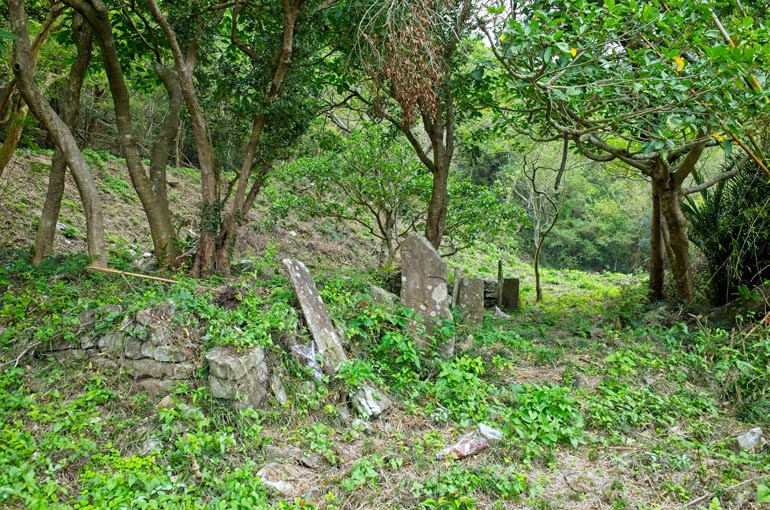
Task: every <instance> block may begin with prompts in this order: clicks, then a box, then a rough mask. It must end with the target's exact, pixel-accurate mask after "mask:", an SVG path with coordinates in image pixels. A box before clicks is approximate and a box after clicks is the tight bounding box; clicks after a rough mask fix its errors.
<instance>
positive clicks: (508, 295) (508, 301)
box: [500, 278, 519, 311]
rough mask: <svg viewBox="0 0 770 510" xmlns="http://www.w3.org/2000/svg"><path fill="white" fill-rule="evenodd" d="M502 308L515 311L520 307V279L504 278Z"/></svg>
mask: <svg viewBox="0 0 770 510" xmlns="http://www.w3.org/2000/svg"><path fill="white" fill-rule="evenodd" d="M500 308H502V309H503V310H509V311H514V310H518V309H519V279H518V278H505V279H504V280H503V291H502V301H501V302H500Z"/></svg>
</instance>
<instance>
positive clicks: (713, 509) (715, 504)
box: [709, 496, 722, 510]
mask: <svg viewBox="0 0 770 510" xmlns="http://www.w3.org/2000/svg"><path fill="white" fill-rule="evenodd" d="M709 510H722V503H720V502H719V498H718V497H716V496H714V497H713V498H711V502H710V503H709Z"/></svg>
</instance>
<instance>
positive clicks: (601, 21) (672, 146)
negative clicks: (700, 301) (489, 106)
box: [482, 0, 770, 303]
mask: <svg viewBox="0 0 770 510" xmlns="http://www.w3.org/2000/svg"><path fill="white" fill-rule="evenodd" d="M711 14H712V11H711V9H710V7H709V5H708V4H707V3H704V2H693V1H690V0H675V1H672V2H668V3H667V5H666V8H665V9H663V8H662V7H661V6H657V5H655V4H641V5H638V4H636V3H625V2H623V3H620V2H619V3H617V4H616V3H615V2H611V1H608V2H603V3H594V2H590V1H577V2H559V1H557V2H546V1H543V2H539V1H535V2H528V3H526V4H525V5H524V7H523V8H520V9H518V10H513V11H510V10H509V11H506V10H505V9H502V8H500V9H494V8H491V9H490V15H491V17H490V18H489V19H488V20H486V21H485V22H483V23H482V27H483V29H484V30H485V32H486V34H487V38H488V40H489V42H490V44H491V46H492V49H493V51H494V52H495V55H496V57H497V59H498V61H499V62H500V66H501V67H500V75H499V76H500V80H501V84H500V88H501V90H506V91H508V92H509V95H507V96H505V97H504V98H503V99H502V107H501V108H500V111H501V112H502V113H503V116H504V118H505V120H506V122H508V123H510V124H511V125H513V126H517V127H518V128H519V129H520V130H521V131H523V132H525V133H526V134H527V135H529V136H531V137H532V138H534V139H537V140H544V139H554V138H561V137H564V136H567V137H568V138H569V139H570V140H572V141H573V142H574V144H575V146H576V147H577V149H578V150H579V151H580V152H581V153H582V154H583V155H584V156H586V157H588V158H589V159H592V160H594V161H600V162H608V161H613V160H618V161H620V162H623V163H624V164H626V165H628V166H630V167H632V168H634V169H636V170H637V171H639V172H641V173H642V174H643V175H644V176H646V177H647V178H648V179H649V181H650V184H651V188H652V204H653V215H652V222H651V257H650V259H651V262H650V285H651V289H650V294H651V297H653V298H655V299H658V298H660V297H661V296H662V286H663V279H662V275H663V264H662V251H663V250H662V244H661V239H662V237H661V235H662V234H661V232H662V226H661V220H663V221H665V227H666V229H667V231H668V234H669V238H670V248H671V250H670V251H669V258H670V264H671V269H672V273H673V276H674V279H675V281H676V288H677V296H678V298H679V299H680V300H682V301H684V302H687V303H689V302H691V301H692V300H693V299H694V295H695V293H694V285H693V278H692V270H691V267H690V255H689V241H688V237H687V228H686V220H685V217H684V215H683V214H682V210H681V199H682V196H683V194H684V193H685V181H686V180H687V178H688V177H689V176H690V175H691V174H692V172H693V170H694V169H695V168H696V165H697V163H698V161H699V159H700V157H701V155H702V154H703V152H704V150H705V149H706V148H707V147H713V146H716V145H718V144H719V143H720V142H721V141H722V140H724V142H725V143H726V142H727V141H728V140H725V139H724V138H723V137H729V138H730V139H732V140H733V141H735V142H736V143H738V144H740V145H741V146H742V147H744V148H746V149H747V150H748V146H747V144H746V143H744V142H743V140H742V138H741V137H742V136H743V133H744V132H745V130H746V128H747V127H748V126H749V125H750V124H751V120H752V119H753V118H755V116H756V114H757V112H759V111H761V110H764V109H765V108H766V107H767V105H766V104H765V102H764V94H763V93H762V92H761V91H760V90H758V89H757V88H756V87H755V86H753V85H751V83H749V84H744V83H741V82H740V78H741V77H748V76H751V75H752V72H753V71H754V70H755V69H766V68H767V60H768V55H769V54H770V48H768V45H767V38H766V32H765V31H764V27H756V26H752V25H751V24H750V23H746V21H745V19H743V17H742V15H741V13H740V12H735V13H731V14H732V17H731V19H732V20H734V21H735V23H734V24H735V27H736V30H737V31H738V34H737V36H740V41H741V45H740V46H739V47H735V48H734V47H730V46H729V45H728V44H727V43H725V42H724V39H723V38H722V36H721V34H720V33H719V32H718V31H716V30H714V28H715V27H714V26H713V22H712V16H711ZM736 38H737V37H736ZM727 177H729V175H727V174H723V175H720V176H717V178H716V179H715V181H714V182H716V181H717V180H719V179H724V178H727ZM712 184H713V183H712Z"/></svg>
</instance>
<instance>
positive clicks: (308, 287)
mask: <svg viewBox="0 0 770 510" xmlns="http://www.w3.org/2000/svg"><path fill="white" fill-rule="evenodd" d="M283 265H284V266H286V269H287V271H288V273H289V279H290V280H291V283H292V285H293V286H294V292H296V294H297V300H298V301H299V304H300V306H301V307H302V313H303V315H304V316H305V322H307V327H308V328H309V329H310V333H311V334H312V335H313V341H314V342H315V346H316V350H317V351H318V354H320V355H321V358H322V360H323V369H324V371H325V372H326V373H327V374H332V375H333V374H335V373H336V372H337V367H339V365H340V363H342V362H343V361H345V349H344V348H343V347H342V344H343V339H342V336H341V335H340V333H339V332H338V331H337V329H336V328H335V327H334V324H332V320H331V318H330V317H329V314H328V313H327V311H326V305H324V302H323V299H321V296H320V295H319V294H318V289H316V286H315V282H314V281H313V278H312V277H311V276H310V271H308V270H307V267H305V264H303V263H302V262H300V261H299V260H292V259H283Z"/></svg>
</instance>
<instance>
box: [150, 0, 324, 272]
mask: <svg viewBox="0 0 770 510" xmlns="http://www.w3.org/2000/svg"><path fill="white" fill-rule="evenodd" d="M148 4H149V7H150V11H151V13H152V16H153V17H154V19H155V20H156V21H157V23H158V24H159V26H160V27H161V29H162V31H163V34H164V35H165V39H166V42H167V44H168V46H169V48H170V49H171V53H172V55H173V57H174V62H175V68H176V72H177V74H178V75H179V79H180V83H181V88H182V93H183V97H184V101H185V104H186V106H187V110H188V113H189V115H190V123H191V128H192V131H193V137H194V140H195V148H196V151H197V154H198V165H199V167H200V172H201V183H202V185H201V195H202V204H201V226H200V236H199V239H198V247H197V252H196V256H195V262H194V264H193V268H192V271H193V274H194V275H196V276H199V275H206V274H213V273H223V274H227V273H229V271H230V261H229V258H230V253H231V251H232V249H233V246H234V243H235V240H236V238H237V233H238V228H239V227H240V225H241V224H242V223H243V222H244V221H245V220H246V216H247V214H248V213H249V211H250V210H251V207H252V205H253V204H254V201H255V199H256V197H257V195H258V193H259V192H260V190H261V189H262V186H263V185H264V182H265V178H266V176H267V173H268V172H269V170H270V168H271V167H272V165H273V163H274V156H275V154H274V153H273V152H271V151H270V150H266V149H268V148H269V147H270V144H269V143H265V138H268V137H269V136H270V135H271V134H273V135H274V136H275V134H276V133H275V132H276V131H278V129H274V128H275V127H278V128H279V129H280V128H281V127H283V128H285V129H284V130H283V131H282V133H281V134H282V135H284V136H283V138H284V139H285V140H288V141H289V142H291V141H293V140H295V139H296V138H297V137H298V136H299V134H301V133H302V132H303V131H304V128H305V125H306V123H305V119H304V118H303V116H304V115H307V112H308V109H307V108H301V107H299V108H298V107H296V105H295V106H293V107H292V110H293V112H296V113H297V115H296V116H295V117H293V116H292V115H288V116H284V115H282V113H283V111H282V109H285V108H286V106H287V104H288V102H284V101H283V100H284V99H285V98H284V94H285V92H286V91H287V90H288V91H290V92H291V95H290V97H291V98H292V100H294V101H295V102H299V103H303V102H305V103H306V102H308V101H311V102H312V97H313V94H312V93H309V91H308V90H305V89H303V88H302V87H299V86H296V84H294V83H292V82H293V80H298V81H301V80H302V79H303V74H302V73H299V72H292V71H295V70H297V68H300V69H301V66H300V65H299V64H300V63H302V62H303V61H306V59H309V58H311V57H312V56H313V55H314V54H315V52H316V51H319V50H320V48H322V45H319V44H314V43H315V42H316V41H314V40H313V39H312V37H310V34H311V28H312V26H313V23H312V16H313V14H314V11H313V9H311V2H307V1H305V0H293V1H292V0H282V1H281V2H280V5H277V4H276V3H275V2H251V3H245V2H240V1H238V0H236V1H235V2H234V3H232V4H227V5H226V6H221V5H211V6H208V5H206V6H204V5H200V4H197V3H196V4H193V5H190V6H185V7H184V8H180V6H175V5H172V4H170V3H169V4H165V5H164V7H165V12H164V11H163V10H162V9H161V6H160V5H159V4H158V2H157V1H156V0H149V2H148ZM300 22H302V23H300ZM300 26H302V28H303V36H304V37H307V38H308V40H309V43H310V44H307V45H304V46H301V45H299V43H298V42H297V37H296V36H297V35H298V33H299V30H300ZM222 35H226V36H227V37H228V39H229V41H228V42H225V41H223V40H222V39H221V38H218V36H222ZM204 43H205V44H209V43H210V44H213V45H214V47H215V48H216V49H217V52H221V53H222V54H224V55H225V56H226V57H227V58H228V60H226V62H225V63H229V70H230V71H231V72H232V73H234V74H236V75H238V76H242V75H243V74H245V75H246V78H248V79H247V80H244V81H242V82H240V83H239V86H240V87H241V88H242V89H243V90H241V91H239V94H237V95H236V97H234V98H233V97H232V94H230V96H231V97H230V98H229V99H230V100H231V101H232V102H234V103H236V104H237V106H238V108H239V109H240V111H239V114H240V115H244V116H246V117H245V118H246V119H248V122H249V129H248V137H247V139H246V140H243V142H244V145H245V147H244V148H243V155H242V158H241V164H240V167H239V168H238V170H237V171H236V172H235V175H234V176H232V178H231V179H230V180H229V181H228V180H227V179H226V177H227V176H226V174H225V173H224V172H223V171H222V170H221V167H220V166H218V163H217V161H216V158H215V147H214V144H213V141H212V136H211V131H210V125H209V118H208V117H207V115H206V112H205V111H204V109H203V100H202V99H203V98H202V97H201V94H200V90H201V89H203V90H205V87H204V86H203V85H201V82H205V81H206V79H205V77H196V74H195V72H196V68H197V66H198V63H199V60H200V52H201V49H202V48H201V46H202V45H203V44H204ZM223 69H224V68H223ZM244 70H245V71H244ZM238 73H241V74H238ZM279 120H284V121H286V122H285V123H284V124H281V123H280V122H278V121H279ZM271 129H273V133H271ZM229 136H231V137H232V136H236V137H237V136H238V135H237V133H229ZM278 138H281V136H277V137H276V138H273V139H272V140H271V141H272V142H277V139H278ZM239 139H240V138H239ZM231 192H233V194H232V197H229V195H230V193H231ZM228 197H229V198H230V201H229V203H228V202H227V199H228Z"/></svg>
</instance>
